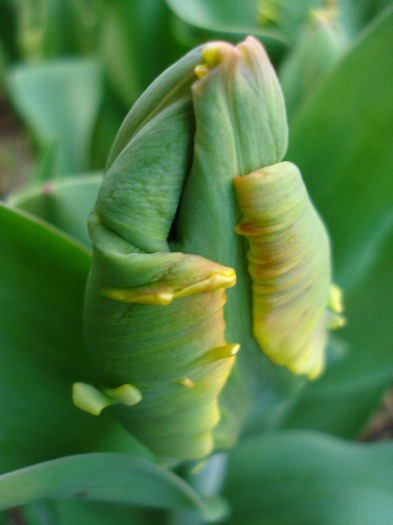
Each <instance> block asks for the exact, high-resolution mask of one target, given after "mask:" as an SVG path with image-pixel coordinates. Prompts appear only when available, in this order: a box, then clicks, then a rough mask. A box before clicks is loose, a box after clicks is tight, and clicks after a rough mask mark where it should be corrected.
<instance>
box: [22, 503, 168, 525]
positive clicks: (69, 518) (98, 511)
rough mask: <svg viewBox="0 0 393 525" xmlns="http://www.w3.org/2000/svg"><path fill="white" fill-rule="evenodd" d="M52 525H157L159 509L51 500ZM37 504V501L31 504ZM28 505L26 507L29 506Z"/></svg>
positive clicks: (121, 504)
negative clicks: (73, 524)
mask: <svg viewBox="0 0 393 525" xmlns="http://www.w3.org/2000/svg"><path fill="white" fill-rule="evenodd" d="M50 503H51V504H52V505H51V507H52V512H53V516H52V519H53V522H52V523H53V525H70V524H71V523H75V524H78V525H92V524H93V523H94V525H113V524H114V523H116V524H119V525H122V524H124V525H157V523H159V518H162V517H161V516H160V515H159V511H157V510H155V511H152V510H150V509H146V508H141V507H135V506H131V505H126V504H123V503H120V504H113V503H101V502H97V501H75V500H53V501H51V502H50ZM32 505H37V503H35V504H32ZM32 505H29V506H28V507H31V506H32Z"/></svg>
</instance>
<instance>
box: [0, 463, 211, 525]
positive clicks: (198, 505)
mask: <svg viewBox="0 0 393 525" xmlns="http://www.w3.org/2000/svg"><path fill="white" fill-rule="evenodd" d="M40 498H55V499H57V498H61V499H76V500H78V499H79V500H80V499H83V500H95V501H97V500H98V501H101V502H112V503H114V502H117V503H129V504H137V505H144V506H147V507H154V508H161V509H188V510H193V511H198V512H199V513H200V514H201V515H202V516H203V517H204V518H205V519H207V520H210V519H214V518H215V517H216V516H214V514H212V513H211V510H212V509H213V510H214V506H213V507H212V509H211V508H210V506H209V502H208V501H207V502H205V501H204V500H202V499H201V498H200V497H199V496H198V494H197V493H196V492H195V491H194V489H192V487H191V486H190V485H188V484H187V483H186V482H185V481H183V479H182V478H180V477H178V476H177V475H175V474H173V473H172V472H170V471H168V470H166V469H164V468H163V467H160V466H157V465H154V464H153V463H151V462H149V461H146V460H145V459H142V458H138V457H135V456H131V455H127V454H116V453H112V454H110V453H107V454H105V453H101V454H98V453H96V454H80V455H76V456H69V457H65V458H59V459H56V460H52V461H47V462H45V463H40V464H38V465H33V466H31V467H28V468H24V469H20V470H16V471H14V472H9V473H8V474H3V476H1V477H0V509H6V508H10V507H15V506H18V505H23V504H26V503H30V502H32V501H35V500H37V499H40Z"/></svg>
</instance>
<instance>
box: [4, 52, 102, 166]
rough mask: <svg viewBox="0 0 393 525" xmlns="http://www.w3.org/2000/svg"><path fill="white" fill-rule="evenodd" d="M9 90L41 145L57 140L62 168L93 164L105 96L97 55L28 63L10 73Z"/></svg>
mask: <svg viewBox="0 0 393 525" xmlns="http://www.w3.org/2000/svg"><path fill="white" fill-rule="evenodd" d="M6 82H7V88H8V94H9V97H10V99H11V101H12V103H13V104H14V105H15V107H16V108H17V110H18V111H19V113H20V115H21V116H22V118H23V119H24V120H25V121H26V123H27V124H28V125H29V127H30V128H31V129H32V131H33V133H34V134H35V135H36V138H37V140H38V142H39V143H40V145H41V147H42V148H45V147H48V146H50V145H52V144H53V143H54V142H58V155H59V158H58V162H59V170H60V172H61V173H68V174H70V173H77V172H82V171H86V170H87V169H88V168H89V160H90V146H91V139H92V133H93V128H94V125H95V121H96V119H97V114H98V109H99V106H100V103H101V97H102V82H103V75H102V66H101V64H100V63H99V62H97V61H95V60H92V59H73V60H71V59H69V60H58V61H52V62H50V61H48V62H44V63H39V64H25V65H20V66H17V67H15V68H13V69H11V70H10V71H9V72H8V74H7V76H6Z"/></svg>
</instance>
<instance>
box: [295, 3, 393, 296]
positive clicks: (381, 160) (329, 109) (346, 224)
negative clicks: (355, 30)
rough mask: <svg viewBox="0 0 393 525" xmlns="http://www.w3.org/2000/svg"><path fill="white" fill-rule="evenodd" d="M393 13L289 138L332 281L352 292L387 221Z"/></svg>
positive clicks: (392, 162) (343, 65) (392, 166)
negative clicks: (330, 256) (325, 242)
mask: <svg viewBox="0 0 393 525" xmlns="http://www.w3.org/2000/svg"><path fill="white" fill-rule="evenodd" d="M392 24H393V10H392V9H390V10H389V12H388V13H387V14H386V16H384V17H382V18H380V19H379V20H378V23H376V24H375V25H373V27H372V28H370V30H369V31H368V32H367V33H366V34H364V35H363V38H362V39H361V40H359V41H358V42H357V45H355V46H354V47H353V48H352V50H351V51H350V52H349V53H348V54H347V55H346V56H345V57H344V59H343V60H341V61H340V62H339V64H338V66H337V67H336V68H335V69H334V71H333V72H332V74H331V75H330V76H329V78H328V79H327V80H326V81H325V82H324V84H323V85H322V86H321V87H320V89H318V91H317V93H316V94H315V96H314V97H313V99H312V100H311V101H310V102H309V104H307V106H305V107H304V109H303V111H302V113H301V114H300V115H298V118H297V119H296V120H295V121H294V122H293V125H292V128H291V130H290V142H289V151H288V154H287V157H288V159H290V160H292V161H293V162H295V163H296V164H297V165H298V166H299V168H300V170H301V171H302V173H303V175H304V178H305V181H306V184H307V187H308V189H309V191H310V193H311V196H312V197H313V199H314V201H315V203H316V205H317V207H318V209H319V211H320V212H321V214H322V216H323V217H324V220H325V221H326V223H327V225H328V227H329V230H330V233H331V237H332V242H333V252H334V254H335V264H336V278H337V279H338V281H339V283H340V284H342V285H345V286H346V287H347V288H348V285H351V286H352V285H353V284H354V283H355V282H356V280H357V279H358V278H359V277H360V276H361V272H362V271H363V270H364V267H365V266H367V265H368V264H369V263H370V261H371V260H372V256H371V257H370V254H372V252H373V249H372V246H373V243H378V242H379V241H380V234H381V233H383V232H382V230H384V229H385V227H386V223H387V222H389V221H391V220H392V218H393V214H392V206H391V203H392V199H393V185H392V183H391V174H392V170H393V149H392V147H391V144H392V140H393V85H392V82H391V78H392V76H393V63H392V61H391V60H390V57H389V52H390V50H391V47H392V44H393V33H392Z"/></svg>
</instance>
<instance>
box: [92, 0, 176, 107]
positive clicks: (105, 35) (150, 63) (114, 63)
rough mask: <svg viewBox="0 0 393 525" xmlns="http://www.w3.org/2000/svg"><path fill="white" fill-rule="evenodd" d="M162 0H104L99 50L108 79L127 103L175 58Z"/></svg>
mask: <svg viewBox="0 0 393 525" xmlns="http://www.w3.org/2000/svg"><path fill="white" fill-rule="evenodd" d="M168 26H169V20H168V9H167V7H166V5H165V1H164V0H133V1H132V2H130V1H129V0H118V1H116V2H113V1H112V0H104V1H103V2H101V8H100V45H99V50H100V53H101V55H102V57H103V60H104V61H105V65H106V69H107V72H108V76H109V80H110V82H111V84H112V86H113V87H114V88H115V89H116V91H117V93H118V94H119V96H120V97H121V99H122V101H123V102H124V103H125V104H126V105H127V106H130V105H131V104H132V103H133V102H134V101H135V100H136V98H137V97H138V96H139V95H140V94H141V93H142V91H143V89H145V88H146V87H147V86H148V84H149V83H150V82H152V81H153V80H154V78H155V77H156V76H157V75H158V74H159V73H161V71H162V70H163V69H165V67H167V66H168V65H169V64H170V63H171V62H172V61H173V60H174V58H175V56H174V54H173V53H174V49H173V43H172V41H171V39H170V34H169V32H168Z"/></svg>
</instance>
